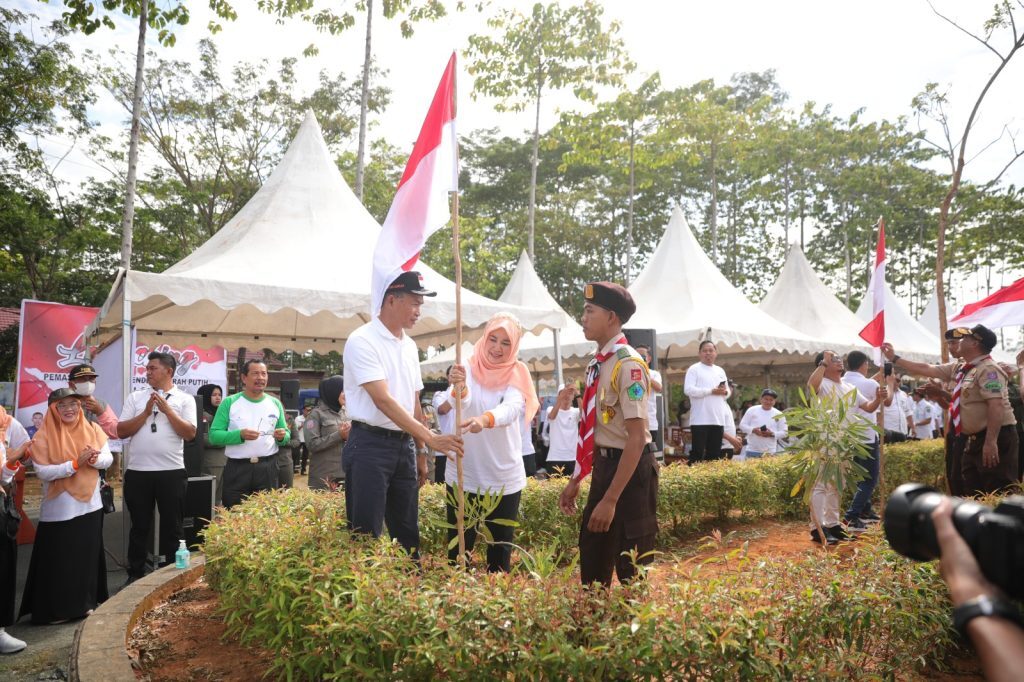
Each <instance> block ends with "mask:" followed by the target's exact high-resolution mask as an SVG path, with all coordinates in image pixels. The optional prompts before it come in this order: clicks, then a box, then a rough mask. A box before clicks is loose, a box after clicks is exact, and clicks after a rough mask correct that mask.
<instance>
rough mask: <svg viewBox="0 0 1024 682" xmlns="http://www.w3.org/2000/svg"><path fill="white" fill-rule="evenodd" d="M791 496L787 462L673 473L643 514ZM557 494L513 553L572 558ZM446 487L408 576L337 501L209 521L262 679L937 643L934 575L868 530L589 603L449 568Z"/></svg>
mask: <svg viewBox="0 0 1024 682" xmlns="http://www.w3.org/2000/svg"><path fill="white" fill-rule="evenodd" d="M886 469H887V475H886V484H887V487H889V488H891V487H894V486H895V485H897V484H898V483H901V482H904V481H906V480H923V481H926V482H931V481H934V480H935V476H937V475H938V472H940V471H941V469H942V464H941V448H940V447H939V445H938V444H937V443H924V444H909V445H902V446H897V447H893V448H890V449H889V456H888V459H887V466H886ZM792 485H793V481H792V477H791V475H789V476H788V475H787V465H786V462H785V458H777V459H769V460H764V461H760V462H752V463H748V464H744V465H737V464H727V463H723V464H711V465H707V466H702V467H699V468H697V469H696V470H690V469H685V468H681V467H669V468H667V469H665V470H663V471H662V476H661V502H660V508H659V514H660V515H661V518H662V525H663V527H664V528H666V531H667V532H671V529H672V528H675V529H688V528H694V527H696V526H697V525H699V524H700V523H702V522H704V521H707V520H711V519H714V518H716V517H721V516H723V515H726V514H731V513H734V512H738V513H740V514H743V515H745V516H748V517H753V516H786V515H793V514H805V513H806V512H805V510H804V509H803V507H802V504H801V503H800V502H799V501H798V500H797V501H794V500H793V499H792V498H790V497H789V490H790V489H791V488H792ZM560 489H561V483H560V482H558V481H550V482H544V483H538V482H531V485H530V486H529V488H528V489H527V492H526V493H525V494H524V496H523V506H522V519H521V523H522V526H521V528H520V529H519V531H518V535H517V543H518V544H520V545H522V546H524V547H526V548H528V549H530V550H531V551H534V552H535V553H537V554H538V555H539V554H541V553H542V552H540V551H538V550H541V549H545V550H546V551H547V550H551V549H553V548H566V547H574V546H575V541H576V532H577V524H578V519H570V518H566V517H564V516H562V515H561V514H560V513H559V512H558V511H557V509H555V507H556V505H555V502H556V500H557V496H558V492H559V491H560ZM442 495H443V493H442V492H441V491H440V489H439V487H438V486H435V487H432V488H430V489H428V490H426V491H424V494H423V496H422V505H421V507H422V513H421V527H422V528H423V533H424V541H425V542H424V548H425V550H427V552H426V557H425V559H424V567H423V570H422V571H416V570H413V569H412V568H411V565H410V563H409V561H408V560H407V559H406V558H405V557H403V556H401V555H400V553H399V552H398V551H397V550H396V549H395V547H394V546H391V545H389V544H388V543H387V542H385V541H372V540H369V539H367V538H364V537H350V536H349V534H348V532H347V531H346V530H345V518H344V505H343V504H342V498H341V496H338V495H329V494H322V493H312V492H308V491H298V490H291V491H286V492H281V493H273V494H265V495H259V496H256V497H254V498H253V499H251V500H250V501H248V502H247V503H245V504H244V505H241V506H239V507H237V508H235V509H234V510H232V511H231V512H228V513H226V514H224V515H223V516H222V517H220V518H219V519H218V520H217V521H216V522H215V523H213V524H212V525H211V526H210V527H209V529H208V530H207V535H206V553H207V560H208V563H207V569H206V570H207V577H208V580H209V581H210V584H211V585H212V586H213V588H214V589H215V590H217V591H218V592H219V593H220V596H221V603H222V607H223V613H224V616H225V620H226V622H227V625H228V628H229V631H230V632H231V633H233V634H235V635H236V636H238V637H239V638H240V639H241V640H242V641H243V642H244V643H247V644H252V645H256V646H259V647H263V648H269V649H270V650H272V651H275V652H277V655H276V656H275V668H274V670H273V671H272V672H273V674H275V675H278V676H281V677H287V678H289V679H357V678H371V679H392V678H397V679H404V680H419V679H433V678H442V679H559V680H561V679H614V678H619V679H662V678H701V679H723V680H725V679H729V680H731V679H737V678H743V679H793V678H800V679H814V678H819V679H820V678H840V677H841V678H850V679H876V678H888V677H894V676H899V677H903V676H905V675H906V674H907V671H908V670H911V669H914V668H918V667H920V666H921V665H924V664H930V663H935V662H937V661H938V660H939V659H940V658H941V657H942V655H943V652H944V651H946V650H948V648H949V644H950V639H949V630H948V616H947V612H946V611H947V600H946V598H945V588H944V587H943V585H942V583H941V580H940V579H939V577H938V576H937V574H936V572H935V570H934V567H933V566H931V565H926V564H914V563H911V562H908V561H905V560H903V559H901V558H899V557H898V556H896V555H895V554H894V553H892V552H891V551H890V550H888V549H887V548H886V547H885V542H884V540H883V539H882V538H881V536H880V534H879V533H878V532H877V531H875V532H873V533H871V534H869V535H868V537H865V538H862V539H861V540H860V541H859V542H858V543H856V546H855V548H854V549H853V550H852V553H851V554H850V555H849V556H847V557H846V558H844V559H838V558H837V557H836V556H835V555H834V554H832V553H824V552H821V553H810V554H809V555H808V556H806V557H805V558H801V559H798V560H793V559H791V558H789V559H784V560H777V559H773V558H770V557H759V558H758V559H757V561H756V565H745V563H746V560H745V559H744V558H743V557H742V553H741V552H739V551H737V552H734V553H733V554H732V556H731V558H730V559H729V561H730V562H733V564H735V566H734V567H735V568H737V569H738V570H735V571H730V570H726V571H720V570H718V569H717V568H716V570H715V571H714V574H713V575H709V577H708V578H705V579H703V580H682V581H678V582H676V581H670V582H667V583H666V582H663V581H660V580H659V581H652V582H651V583H650V584H649V585H637V586H632V587H620V586H616V587H615V588H613V589H612V590H610V591H608V592H601V591H592V590H590V589H587V588H583V587H581V586H580V585H579V584H578V577H576V576H575V575H574V573H573V572H572V571H571V570H569V569H550V570H548V571H546V572H544V573H545V574H544V576H543V578H538V577H536V575H530V574H528V573H527V572H526V571H516V572H514V573H513V574H512V575H486V574H482V573H477V572H475V571H469V572H462V571H457V570H452V569H450V568H449V567H448V566H447V565H446V562H444V561H443V560H442V559H441V558H440V556H439V553H440V552H441V551H442V550H443V545H444V542H443V537H444V534H445V532H446V531H445V529H444V528H442V527H440V526H439V525H438V523H437V522H438V521H439V520H440V519H441V518H442V515H443V497H442ZM663 539H665V538H663ZM520 565H522V564H520ZM549 568H550V567H549Z"/></svg>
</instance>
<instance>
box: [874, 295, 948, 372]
mask: <svg viewBox="0 0 1024 682" xmlns="http://www.w3.org/2000/svg"><path fill="white" fill-rule="evenodd" d="M885 297H886V298H885V340H886V341H888V342H889V343H891V344H892V345H893V347H894V348H895V349H896V352H897V353H899V354H900V355H904V356H906V357H909V358H912V359H914V360H920V361H922V362H938V361H939V358H940V356H939V353H940V352H941V350H940V349H941V344H940V342H939V337H938V335H937V334H933V333H932V332H930V331H928V330H927V329H925V328H924V326H923V325H922V324H921V323H920V322H918V321H917V320H915V319H914V318H913V317H912V316H911V315H910V311H909V310H908V309H907V307H906V306H905V305H903V302H902V301H900V300H899V299H898V298H896V295H895V294H893V293H892V289H890V288H889V284H888V283H886V285H885ZM872 299H873V295H872V293H871V290H870V289H869V290H868V291H867V293H866V294H865V295H864V298H863V299H861V302H860V306H859V307H858V308H857V317H859V318H860V319H861V320H863V321H864V324H867V322H868V320H870V319H871V311H872Z"/></svg>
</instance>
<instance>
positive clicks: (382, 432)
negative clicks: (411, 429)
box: [352, 421, 412, 440]
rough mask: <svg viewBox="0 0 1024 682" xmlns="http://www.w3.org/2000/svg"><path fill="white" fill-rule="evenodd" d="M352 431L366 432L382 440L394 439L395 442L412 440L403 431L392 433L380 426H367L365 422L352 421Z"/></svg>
mask: <svg viewBox="0 0 1024 682" xmlns="http://www.w3.org/2000/svg"><path fill="white" fill-rule="evenodd" d="M352 428H353V429H360V430H362V431H368V432H370V433H372V434H375V435H378V436H382V437H384V438H394V439H395V440H405V439H406V438H412V436H410V435H409V434H408V433H406V432H405V431H392V430H391V429H385V428H383V427H381V426H374V425H373V424H367V423H366V422H359V421H353V422H352Z"/></svg>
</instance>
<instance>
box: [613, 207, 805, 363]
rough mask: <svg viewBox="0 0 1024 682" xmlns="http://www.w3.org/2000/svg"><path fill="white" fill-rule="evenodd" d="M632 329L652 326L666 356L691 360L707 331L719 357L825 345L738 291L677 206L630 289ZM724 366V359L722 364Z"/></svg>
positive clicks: (736, 357)
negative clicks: (695, 234) (780, 320)
mask: <svg viewBox="0 0 1024 682" xmlns="http://www.w3.org/2000/svg"><path fill="white" fill-rule="evenodd" d="M629 291H630V293H631V294H632V295H633V299H634V300H635V301H636V304H637V312H636V314H635V315H633V318H632V319H631V320H630V321H629V326H630V327H631V328H641V329H642V328H653V329H655V330H656V331H657V335H658V348H659V352H660V353H661V354H662V356H663V357H664V355H665V353H666V351H667V354H668V357H670V358H675V357H682V358H693V357H696V355H697V345H698V344H699V342H700V341H701V340H702V339H704V338H705V337H706V336H707V335H708V333H709V331H710V338H712V339H713V340H714V341H715V342H716V345H718V347H719V353H720V356H719V357H720V358H721V360H722V361H725V360H727V359H729V358H730V356H732V358H731V359H732V360H734V361H738V360H740V359H742V358H748V359H750V360H751V361H756V359H757V358H758V356H760V357H761V358H764V357H765V353H768V354H772V355H775V356H778V355H779V354H780V353H813V352H817V351H818V350H819V349H820V348H819V347H820V346H821V343H820V342H819V341H817V340H815V339H814V338H812V337H810V336H808V335H806V334H804V333H802V332H799V331H797V330H795V329H793V328H791V327H789V326H787V325H785V324H783V323H782V322H779V321H778V320H776V319H775V318H773V317H772V316H771V315H769V314H768V313H766V312H764V311H763V310H761V309H760V308H758V307H757V306H755V305H754V304H753V303H751V302H750V301H748V300H747V299H746V297H745V296H744V295H743V294H742V293H741V292H740V291H738V290H737V289H736V288H735V287H733V286H732V284H730V283H729V280H727V279H726V278H725V276H724V275H722V273H721V272H720V271H719V270H718V268H717V267H715V264H714V263H712V262H711V259H710V258H708V256H707V254H705V253H704V250H703V249H702V248H701V246H700V244H699V243H698V242H697V239H696V237H694V235H693V232H692V231H691V230H690V227H689V225H687V223H686V218H684V217H683V212H682V210H680V208H679V207H678V206H676V207H675V209H673V211H672V218H671V220H669V223H668V227H667V228H666V229H665V234H664V236H663V237H662V239H661V242H660V243H659V244H658V247H657V249H655V251H654V253H653V254H652V255H651V259H650V261H648V263H647V266H646V267H645V268H644V270H643V272H641V273H640V275H639V276H638V277H637V278H636V281H635V282H633V284H632V285H631V286H630V287H629ZM720 364H721V362H720Z"/></svg>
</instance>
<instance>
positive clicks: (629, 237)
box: [625, 126, 636, 287]
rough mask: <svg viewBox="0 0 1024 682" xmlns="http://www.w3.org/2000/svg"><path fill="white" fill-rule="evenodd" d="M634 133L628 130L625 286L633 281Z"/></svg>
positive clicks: (632, 130) (631, 128)
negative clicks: (627, 213)
mask: <svg viewBox="0 0 1024 682" xmlns="http://www.w3.org/2000/svg"><path fill="white" fill-rule="evenodd" d="M635 150H636V131H635V130H634V129H633V127H632V126H630V130H629V215H628V217H627V218H626V282H625V284H626V286H627V287H628V286H629V285H630V283H631V282H632V281H633V196H634V194H635V193H636V158H635V156H634V152H635Z"/></svg>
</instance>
